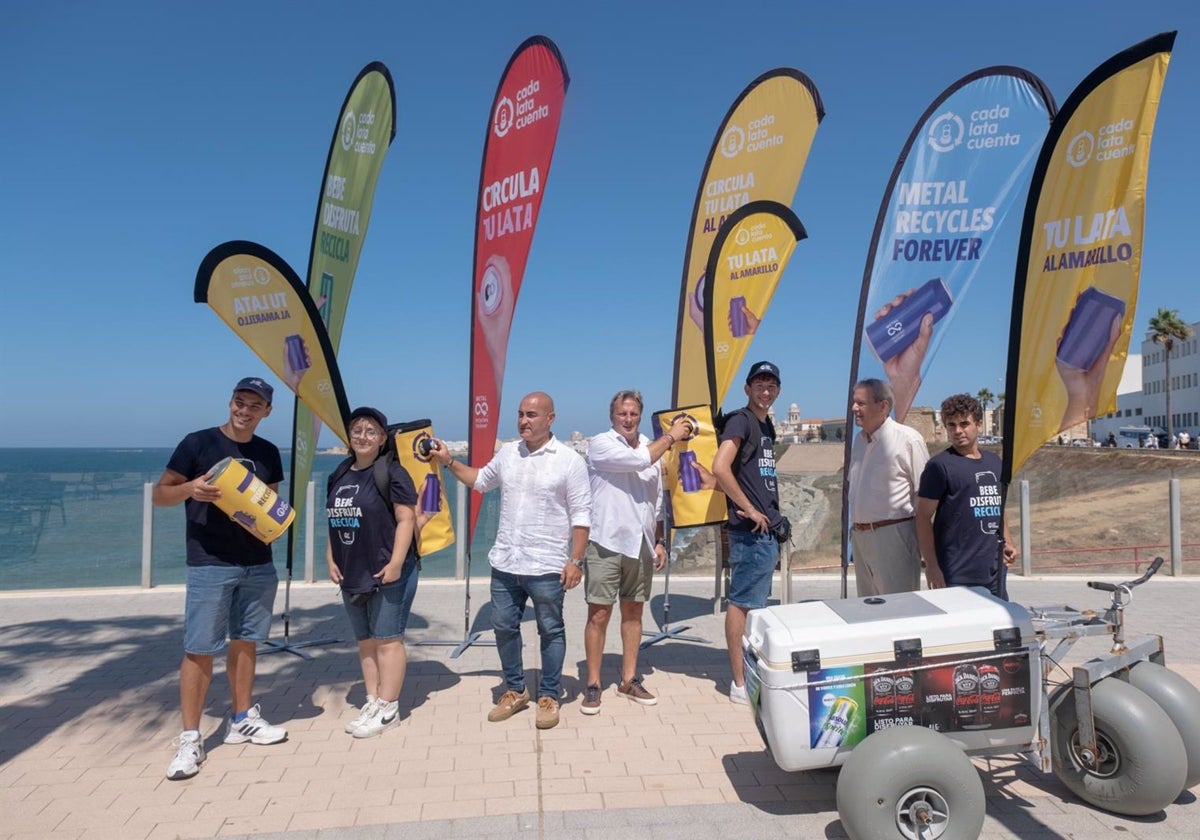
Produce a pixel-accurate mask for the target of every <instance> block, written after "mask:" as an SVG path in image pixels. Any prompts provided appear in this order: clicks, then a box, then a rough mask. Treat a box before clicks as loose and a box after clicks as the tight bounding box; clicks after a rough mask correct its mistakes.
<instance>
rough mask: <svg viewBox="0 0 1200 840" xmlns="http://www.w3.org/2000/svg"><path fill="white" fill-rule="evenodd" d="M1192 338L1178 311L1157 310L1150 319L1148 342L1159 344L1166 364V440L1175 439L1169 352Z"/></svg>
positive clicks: (1190, 330)
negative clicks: (1181, 342)
mask: <svg viewBox="0 0 1200 840" xmlns="http://www.w3.org/2000/svg"><path fill="white" fill-rule="evenodd" d="M1191 337H1192V328H1191V327H1189V326H1188V325H1187V324H1186V323H1184V321H1183V319H1182V318H1180V317H1179V310H1178V309H1163V308H1162V307H1161V306H1160V307H1159V308H1158V314H1157V315H1155V316H1154V317H1152V318H1151V319H1150V340H1151V341H1153V342H1154V343H1155V344H1161V345H1162V348H1163V362H1164V363H1165V364H1166V371H1165V373H1166V380H1167V381H1166V389H1167V440H1170V439H1171V438H1173V437H1175V421H1174V418H1172V417H1171V351H1172V350H1174V349H1175V342H1176V341H1184V340H1186V339H1189V338H1191Z"/></svg>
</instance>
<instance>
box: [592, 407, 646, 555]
mask: <svg viewBox="0 0 1200 840" xmlns="http://www.w3.org/2000/svg"><path fill="white" fill-rule="evenodd" d="M649 444H650V439H649V438H648V437H646V436H645V435H643V434H639V435H638V443H637V446H636V447H635V446H630V445H629V442H628V441H627V440H625V437H624V436H623V435H622V434H621V433H620V432H618V431H617V430H616V429H609V430H608V431H606V432H601V433H600V434H598V435H596V436H595V437H594V438H592V439H591V440H590V441H588V453H587V469H588V477H589V478H590V479H591V484H592V530H591V533H590V534H589V535H588V538H589V539H591V540H592V542H594V543H596V544H597V545H601V546H603V547H604V548H606V549H608V550H609V551H616V552H619V553H621V554H623V555H625V556H626V557H640V556H641V555H642V548H643V546H645V547H646V548H647V549H648V550H649V552H650V554H651V555H653V553H654V528H655V523H656V522H658V520H660V519H661V518H662V471H661V470H660V468H659V465H658V464H657V463H653V464H652V463H650V448H649Z"/></svg>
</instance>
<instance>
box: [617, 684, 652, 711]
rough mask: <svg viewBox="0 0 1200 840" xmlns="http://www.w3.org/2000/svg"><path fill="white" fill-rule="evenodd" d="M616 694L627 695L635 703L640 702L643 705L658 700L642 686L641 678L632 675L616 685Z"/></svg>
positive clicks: (650, 704)
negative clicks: (627, 679)
mask: <svg viewBox="0 0 1200 840" xmlns="http://www.w3.org/2000/svg"><path fill="white" fill-rule="evenodd" d="M617 694H620V695H622V696H624V697H628V698H629V699H630V700H632V701H633V702H635V703H641V704H642V705H643V706H653V705H654V704H656V703H657V702H658V698H657V697H655V696H654V695H653V694H651V693H650V692H649V691H647V690H646V689H645V688H643V687H642V678H641V677H634V678H633V679H631V680H629V681H628V682H623V683H621V684H620V685H618V686H617Z"/></svg>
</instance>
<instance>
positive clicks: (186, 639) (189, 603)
mask: <svg viewBox="0 0 1200 840" xmlns="http://www.w3.org/2000/svg"><path fill="white" fill-rule="evenodd" d="M278 588H279V577H278V576H277V575H276V573H275V566H274V564H272V563H262V564H261V565H257V566H188V570H187V590H186V592H185V594H184V610H183V649H184V651H185V652H186V653H193V654H198V655H202V656H213V655H215V654H218V653H220V652H221V651H223V650H225V647H226V644H225V639H226V637H228V638H230V639H233V640H234V641H246V642H265V641H266V640H267V634H268V633H269V632H270V630H271V609H272V607H273V606H274V605H275V591H276V590H277V589H278Z"/></svg>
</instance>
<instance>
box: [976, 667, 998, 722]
mask: <svg viewBox="0 0 1200 840" xmlns="http://www.w3.org/2000/svg"><path fill="white" fill-rule="evenodd" d="M979 712H980V714H981V715H982V716H983V719H984V721H985V722H988V723H991V722H992V721H994V720H995V719H996V717H997V715H999V714H1000V669H999V668H997V667H996V666H995V665H990V664H987V665H980V666H979Z"/></svg>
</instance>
